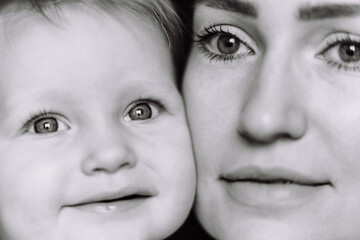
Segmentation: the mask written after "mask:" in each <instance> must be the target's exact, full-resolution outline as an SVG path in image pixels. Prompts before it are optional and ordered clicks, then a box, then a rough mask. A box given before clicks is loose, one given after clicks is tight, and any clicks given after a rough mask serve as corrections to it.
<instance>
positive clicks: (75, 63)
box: [0, 0, 195, 240]
mask: <svg viewBox="0 0 360 240" xmlns="http://www.w3.org/2000/svg"><path fill="white" fill-rule="evenodd" d="M0 20H1V22H2V28H3V31H2V32H1V33H0V41H1V44H0V56H1V57H0V61H1V63H0V196H1V201H0V223H1V224H0V227H1V229H0V238H1V239H6V240H82V239H84V240H85V239H86V240H92V239H96V240H115V239H116V240H119V239H122V240H138V239H139V240H144V239H156V240H158V239H164V238H166V237H167V236H169V235H170V234H171V233H173V232H174V231H175V230H176V229H177V228H178V227H179V226H180V225H181V224H182V223H183V221H184V220H185V218H186V217H187V215H188V213H189V211H190V208H191V205H192V202H193V198H194V192H195V167H194V163H193V155H192V149H191V142H190V136H189V133H188V128H187V123H186V120H185V116H184V108H183V103H182V99H181V96H180V94H179V93H178V90H177V87H176V70H175V69H174V59H175V57H174V56H175V55H176V53H175V52H174V51H173V52H172V51H171V49H172V50H175V48H176V47H177V46H176V45H177V43H178V42H179V39H180V37H181V36H180V35H178V34H180V33H178V29H177V28H178V26H179V25H178V24H179V22H178V18H177V16H176V14H175V11H174V10H173V8H172V6H171V4H170V3H169V2H168V1H161V0H151V1H149V0H137V1H134V0H132V1H128V0H101V1H100V0H92V1H80V0H79V1H76V0H72V1H70V0H66V1H65V0H58V1H49V0H47V1H46V0H42V1H30V0H29V1H20V0H19V1H8V2H6V3H3V4H2V5H1V11H0ZM179 49H181V48H179Z"/></svg>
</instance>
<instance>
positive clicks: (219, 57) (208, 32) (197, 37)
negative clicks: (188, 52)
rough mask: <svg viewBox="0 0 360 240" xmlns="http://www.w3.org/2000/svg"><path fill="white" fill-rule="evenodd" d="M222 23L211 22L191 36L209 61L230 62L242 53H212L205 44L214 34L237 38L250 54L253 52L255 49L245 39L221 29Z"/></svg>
mask: <svg viewBox="0 0 360 240" xmlns="http://www.w3.org/2000/svg"><path fill="white" fill-rule="evenodd" d="M223 28H224V27H223V25H219V24H212V25H210V26H209V27H206V28H204V30H203V31H202V32H201V33H195V34H194V37H193V41H194V43H195V44H197V45H198V47H199V49H200V51H201V52H202V53H203V54H204V55H205V56H206V57H207V58H209V59H210V62H212V61H215V62H218V61H223V62H228V61H229V62H232V61H233V60H236V59H238V58H241V57H243V56H244V55H240V56H239V55H236V54H230V55H226V54H216V53H213V52H211V51H209V50H208V49H207V48H206V44H207V41H208V40H209V39H211V38H212V37H214V36H215V35H221V34H223V35H227V36H229V37H234V38H237V39H238V40H239V41H240V43H241V44H243V45H244V46H246V47H247V48H248V49H250V50H251V53H252V54H251V55H254V54H255V51H254V50H253V48H251V47H250V46H249V44H248V43H247V42H246V41H243V40H242V39H241V38H239V37H238V36H236V35H235V34H232V33H230V31H225V30H224V29H223Z"/></svg>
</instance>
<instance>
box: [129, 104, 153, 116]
mask: <svg viewBox="0 0 360 240" xmlns="http://www.w3.org/2000/svg"><path fill="white" fill-rule="evenodd" d="M129 115H130V118H131V119H132V120H146V119H149V118H151V116H152V112H151V108H150V106H149V105H148V104H147V103H141V104H138V105H137V106H135V107H134V108H133V109H131V110H130V113H129Z"/></svg>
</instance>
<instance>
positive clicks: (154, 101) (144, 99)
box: [124, 98, 165, 122]
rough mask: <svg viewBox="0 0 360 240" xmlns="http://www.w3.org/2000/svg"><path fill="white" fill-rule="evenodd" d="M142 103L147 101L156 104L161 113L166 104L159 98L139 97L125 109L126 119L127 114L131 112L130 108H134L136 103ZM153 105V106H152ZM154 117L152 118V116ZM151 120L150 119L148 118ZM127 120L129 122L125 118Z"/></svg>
mask: <svg viewBox="0 0 360 240" xmlns="http://www.w3.org/2000/svg"><path fill="white" fill-rule="evenodd" d="M142 103H147V104H149V105H151V104H152V105H156V107H157V109H158V110H159V113H161V112H162V111H163V110H164V109H165V107H164V105H163V104H162V103H161V101H160V100H157V99H155V98H139V99H137V100H134V101H133V102H132V103H131V104H130V105H129V106H128V107H127V108H126V109H125V111H124V119H125V118H126V116H127V115H128V114H129V112H130V110H131V109H133V108H134V107H135V106H136V105H138V104H142ZM150 107H151V106H150ZM151 119H152V118H151ZM148 120H150V119H148ZM144 121H146V120H142V121H141V122H144ZM125 122H129V121H127V120H125ZM131 122H136V121H133V120H132V121H131Z"/></svg>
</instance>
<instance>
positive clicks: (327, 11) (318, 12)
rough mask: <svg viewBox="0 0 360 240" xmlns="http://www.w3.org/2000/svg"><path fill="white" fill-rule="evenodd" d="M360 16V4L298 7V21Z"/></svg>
mask: <svg viewBox="0 0 360 240" xmlns="http://www.w3.org/2000/svg"><path fill="white" fill-rule="evenodd" d="M354 16H360V4H324V5H316V6H303V7H300V9H299V14H298V19H299V20H300V21H314V20H323V19H328V18H341V17H354Z"/></svg>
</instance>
